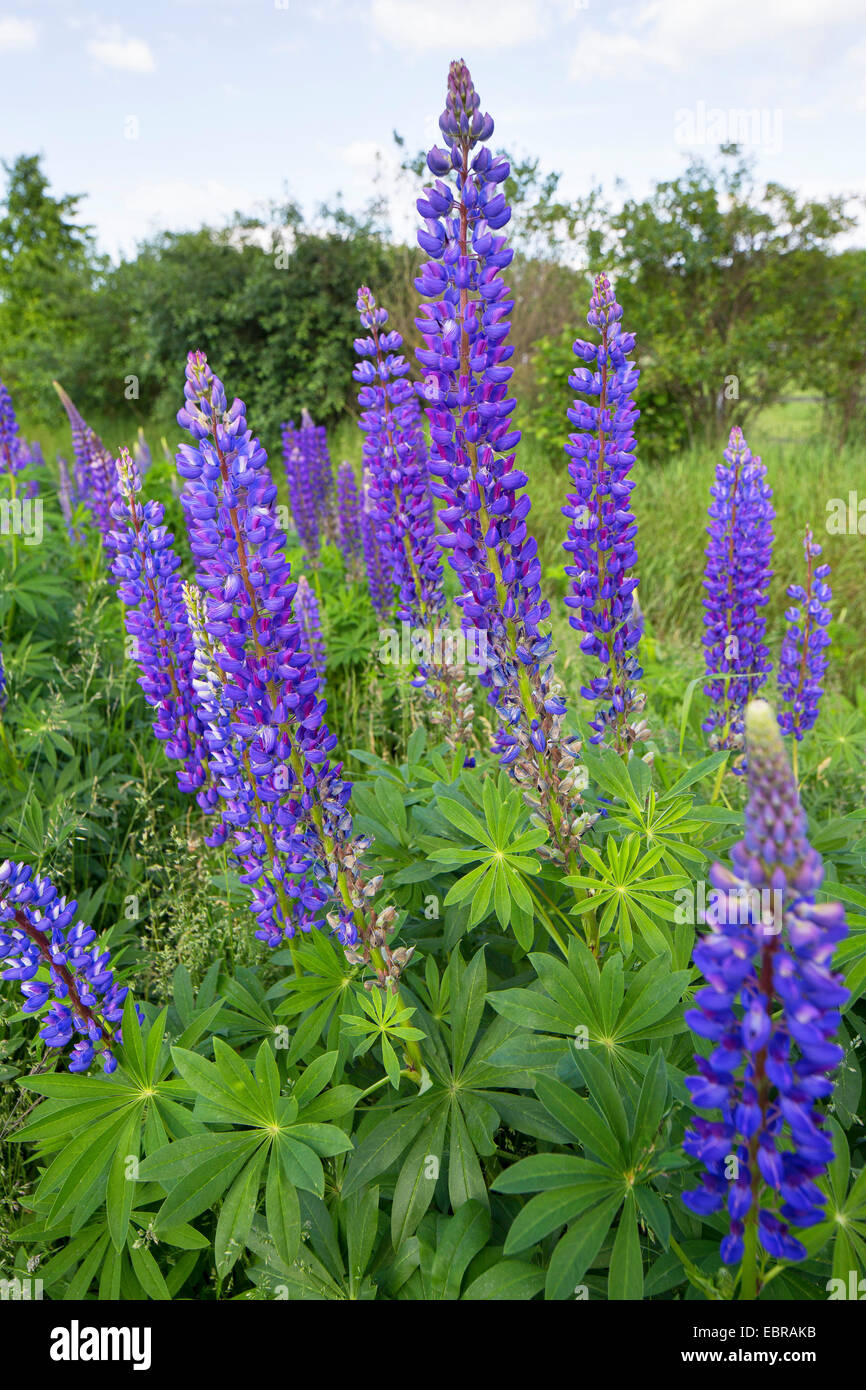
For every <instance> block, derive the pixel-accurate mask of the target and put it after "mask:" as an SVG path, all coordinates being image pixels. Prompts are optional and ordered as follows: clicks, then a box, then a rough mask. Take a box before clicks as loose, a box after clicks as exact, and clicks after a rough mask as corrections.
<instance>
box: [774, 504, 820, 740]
mask: <svg viewBox="0 0 866 1390" xmlns="http://www.w3.org/2000/svg"><path fill="white" fill-rule="evenodd" d="M803 548H804V551H805V555H806V583H805V585H803V584H792V585H791V586H790V587H789V589H788V598H790V599H792V600H793V602H794V605H795V606H794V607H791V608H789V609H788V610H787V611H786V613H785V617H786V618H787V620H788V628H787V631H786V632H785V637H784V640H783V642H782V651H781V655H780V658H779V702H780V705H781V711H780V714H779V727H780V728H781V730H782V733H784V734H793V735H794V738H795V739H796V740H797V742H798V743H799V742H800V740H801V739H802V738H803V735H804V734H806V733H808V731H809V729H811V728H812V727H813V725H814V723H815V721H816V719H817V718H818V705H819V703H820V700H821V696H822V694H823V690H824V685H823V683H824V675H825V673H826V670H827V667H828V665H829V659H828V657H827V648H828V647H829V645H830V637H829V634H828V632H827V628H828V626H829V624H830V619H831V617H832V614H831V612H830V609H829V608H828V606H827V605H828V604H829V603H830V600H831V599H832V597H833V594H832V590H831V589H830V585H829V584H828V583H827V579H828V576H829V574H830V566H829V565H816V564H815V561H816V560H817V559H818V557H819V556H820V554H821V547H820V545H818V543H817V542H816V541H814V540H813V539H812V532H811V531H808V530H807V532H806V538H805V541H804V543H803ZM795 753H796V749H795Z"/></svg>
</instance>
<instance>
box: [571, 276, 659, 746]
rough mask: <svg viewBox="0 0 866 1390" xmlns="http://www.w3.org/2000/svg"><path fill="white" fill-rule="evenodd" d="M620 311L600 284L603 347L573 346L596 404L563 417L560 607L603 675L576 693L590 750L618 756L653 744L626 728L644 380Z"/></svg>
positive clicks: (632, 678)
mask: <svg viewBox="0 0 866 1390" xmlns="http://www.w3.org/2000/svg"><path fill="white" fill-rule="evenodd" d="M621 321H622V309H621V308H620V306H619V305H618V304H617V302H616V299H615V297H614V293H613V290H612V289H611V287H610V282H609V281H608V279H607V277H606V276H604V275H599V276H597V277H596V281H595V289H594V292H593V296H592V301H591V303H590V309H589V314H588V315H587V323H588V324H589V325H590V327H591V328H594V329H595V330H596V332H597V333H598V335H599V337H600V340H601V341H600V342H599V343H597V344H596V343H587V342H584V341H583V340H582V339H580V338H578V340H577V341H576V342H575V344H574V352H575V355H576V356H577V357H578V358H579V360H580V361H581V363H583V364H584V365H583V366H580V367H578V368H577V369H576V370H575V372H574V374H573V375H572V376H570V377H569V379H568V380H569V385H570V386H571V387H572V389H573V390H575V391H579V392H582V393H583V394H584V395H587V396H590V397H592V398H593V400H594V401H596V402H597V404H586V403H585V402H584V401H581V400H575V402H574V406H573V408H572V409H571V410H569V412H568V418H569V420H570V421H571V423H572V424H573V425H575V426H576V427H577V432H576V433H574V434H571V435H569V441H568V443H567V444H566V446H565V449H566V453H568V454H570V456H571V463H570V464H569V466H568V472H569V475H570V477H571V481H572V483H573V484H574V487H575V491H574V492H573V493H570V494H569V497H568V506H567V507H563V509H562V510H563V514H564V515H565V516H566V517H568V518H569V522H570V524H569V527H568V538H567V539H566V541H565V542H564V548H565V550H566V551H568V552H569V553H570V555H571V557H572V559H571V564H568V565H566V567H565V572H566V574H567V575H569V576H571V578H572V584H571V592H570V593H569V594H568V595H567V596H566V599H565V603H566V606H567V607H568V608H569V609H571V614H570V616H569V620H568V621H569V622H570V624H571V626H572V627H573V628H575V629H576V630H577V631H578V632H583V633H585V634H586V635H585V636H584V638H583V641H582V642H581V644H580V646H581V650H582V651H583V652H585V653H586V654H587V655H588V656H590V657H595V658H597V660H598V661H599V663H600V664H601V667H602V674H601V675H600V676H595V677H593V678H592V679H591V680H590V683H589V685H588V686H584V687H583V688H582V689H581V694H582V695H583V697H584V698H585V699H587V700H591V701H592V702H593V703H594V704H595V706H596V716H595V718H594V719H593V720H592V721H591V724H590V727H591V728H592V729H593V735H592V742H593V743H600V742H602V741H603V740H605V739H606V738H608V737H610V738H611V740H612V743H613V746H614V747H615V748H616V750H617V751H618V752H619V753H628V752H629V750H630V749H631V748H632V746H633V745H634V744H635V743H636V742H638V741H640V740H644V739H646V738H648V737H649V730H648V728H647V725H646V721H645V720H640V721H638V722H631V721H632V719H633V716H634V715H637V714H640V713H641V712H642V711H643V709H644V706H645V704H646V697H645V696H644V695H643V693H642V692H641V691H639V690H638V689H637V684H636V683H637V682H638V681H639V680H640V678H641V676H642V675H643V671H642V670H641V667H640V662H639V656H638V644H639V642H640V637H641V631H642V628H643V621H642V619H641V616H640V609H639V607H638V606H637V595H636V592H635V591H636V589H637V584H638V581H637V578H636V577H635V576H634V574H633V573H631V572H630V571H632V570H633V568H634V566H635V565H636V564H637V547H636V545H635V537H636V536H637V524H636V523H635V519H634V515H633V513H632V510H631V491H632V488H633V487H634V481H633V479H632V478H631V477H630V476H629V475H630V473H631V470H632V466H633V465H634V461H635V455H634V444H635V438H634V425H635V421H636V420H637V418H638V415H639V414H640V412H639V411H638V410H636V409H635V405H634V400H633V392H634V389H635V387H636V386H637V381H638V377H639V375H640V373H639V371H638V369H637V367H635V366H634V365H633V364H632V363H631V362H629V360H628V355H629V353H630V352H632V351H633V349H634V345H635V335H634V334H633V333H624V332H623V331H622V322H621Z"/></svg>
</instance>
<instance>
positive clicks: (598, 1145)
mask: <svg viewBox="0 0 866 1390" xmlns="http://www.w3.org/2000/svg"><path fill="white" fill-rule="evenodd" d="M535 1089H536V1091H537V1092H538V1099H539V1100H540V1101H541V1103H542V1105H543V1106H544V1108H545V1110H549V1111H550V1113H551V1115H552V1116H553V1117H554V1119H555V1120H557V1121H558V1122H559V1124H561V1125H562V1126H563V1128H564V1129H567V1130H568V1132H569V1134H572V1135H574V1138H575V1139H577V1140H578V1141H579V1142H580V1143H581V1144H582V1145H583V1147H584V1148H585V1149H588V1150H589V1152H590V1153H593V1154H595V1155H596V1156H597V1157H598V1158H600V1159H601V1160H602V1162H604V1163H606V1164H608V1165H609V1166H610V1167H611V1168H612V1169H613V1170H614V1171H615V1172H621V1171H622V1167H623V1164H624V1162H625V1155H624V1153H623V1150H622V1146H621V1145H620V1144H619V1143H618V1142H617V1140H616V1138H615V1136H614V1135H613V1134H612V1133H611V1131H610V1130H609V1128H608V1127H607V1124H606V1122H605V1121H604V1120H603V1119H602V1117H601V1116H600V1115H599V1113H598V1111H597V1110H596V1109H594V1107H593V1106H592V1105H591V1104H590V1102H589V1101H588V1100H584V1099H583V1098H582V1097H581V1096H578V1095H576V1094H575V1092H574V1091H571V1090H569V1088H568V1087H567V1086H564V1085H563V1084H562V1082H561V1081H554V1080H552V1079H551V1078H549V1077H545V1076H540V1077H539V1078H538V1080H537V1081H536V1083H535Z"/></svg>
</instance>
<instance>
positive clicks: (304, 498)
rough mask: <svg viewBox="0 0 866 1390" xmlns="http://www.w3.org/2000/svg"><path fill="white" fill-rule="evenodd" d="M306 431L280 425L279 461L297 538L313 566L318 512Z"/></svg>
mask: <svg viewBox="0 0 866 1390" xmlns="http://www.w3.org/2000/svg"><path fill="white" fill-rule="evenodd" d="M314 442H315V441H314V439H313V438H312V437H311V432H310V431H309V430H306V431H305V430H298V429H296V428H295V425H294V422H293V421H291V420H289V421H288V423H287V424H284V425H283V463H284V464H285V469H286V481H287V482H288V485H289V507H290V508H291V512H292V520H293V521H294V523H295V530H296V531H297V533H298V539H299V540H300V542H301V545H302V547H303V549H304V551H305V553H306V556H307V560H308V561H309V563H310V564H311V565H313V566H316V565H318V563H319V545H320V536H319V513H318V509H317V505H316V492H317V485H316V479H315V478H314V475H313V462H314V460H313V458H312V457H311V452H310V450H311V446H312V445H313V444H314Z"/></svg>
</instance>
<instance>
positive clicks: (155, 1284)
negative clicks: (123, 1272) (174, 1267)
mask: <svg viewBox="0 0 866 1390" xmlns="http://www.w3.org/2000/svg"><path fill="white" fill-rule="evenodd" d="M129 1258H130V1260H131V1261H132V1268H133V1270H134V1271H135V1277H136V1279H137V1280H138V1282H139V1284H140V1285H141V1287H142V1289H143V1290H144V1293H145V1294H146V1295H147V1297H148V1298H153V1299H156V1300H158V1301H159V1302H168V1301H170V1299H171V1292H170V1290H169V1288H168V1285H167V1284H166V1282H165V1279H164V1278H163V1275H162V1270H161V1269H160V1267H159V1265H158V1264H157V1263H156V1260H155V1259H154V1258H153V1255H151V1253H150V1251H149V1250H148V1248H147V1246H146V1245H140V1246H137V1247H136V1246H132V1247H131V1248H130V1251H129Z"/></svg>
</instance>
